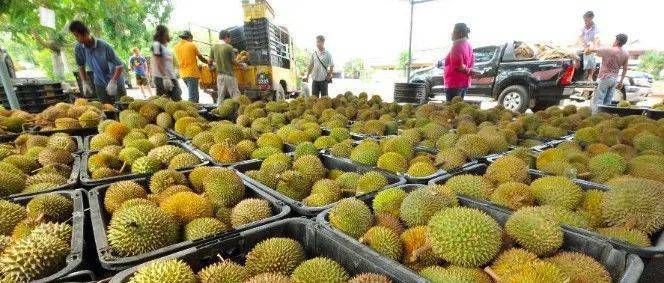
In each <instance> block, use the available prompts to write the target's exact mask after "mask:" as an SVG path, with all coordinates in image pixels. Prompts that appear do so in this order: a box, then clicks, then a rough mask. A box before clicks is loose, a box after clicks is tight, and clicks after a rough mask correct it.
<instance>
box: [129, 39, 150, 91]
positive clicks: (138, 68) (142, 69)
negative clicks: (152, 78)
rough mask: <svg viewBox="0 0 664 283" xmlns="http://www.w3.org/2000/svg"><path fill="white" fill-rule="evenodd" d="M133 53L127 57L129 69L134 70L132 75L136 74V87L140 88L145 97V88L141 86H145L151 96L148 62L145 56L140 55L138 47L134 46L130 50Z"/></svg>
mask: <svg viewBox="0 0 664 283" xmlns="http://www.w3.org/2000/svg"><path fill="white" fill-rule="evenodd" d="M132 53H133V55H131V57H129V66H131V70H132V71H134V75H136V84H137V85H138V88H139V89H140V90H141V94H142V95H143V97H144V98H145V90H143V88H146V89H147V90H148V94H149V95H150V96H152V89H151V88H150V86H149V85H148V77H147V74H148V66H147V65H148V64H147V60H146V59H145V57H143V56H142V55H141V50H140V49H138V47H134V49H133V50H132Z"/></svg>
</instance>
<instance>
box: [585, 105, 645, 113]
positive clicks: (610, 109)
mask: <svg viewBox="0 0 664 283" xmlns="http://www.w3.org/2000/svg"><path fill="white" fill-rule="evenodd" d="M597 109H598V110H599V112H604V113H609V114H615V115H618V116H629V115H645V113H646V108H641V107H629V108H627V107H617V106H616V105H615V104H612V105H599V106H598V108H597Z"/></svg>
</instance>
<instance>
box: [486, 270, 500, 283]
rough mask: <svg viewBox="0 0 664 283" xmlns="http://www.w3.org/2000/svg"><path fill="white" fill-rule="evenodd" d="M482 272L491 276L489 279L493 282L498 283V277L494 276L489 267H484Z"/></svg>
mask: <svg viewBox="0 0 664 283" xmlns="http://www.w3.org/2000/svg"><path fill="white" fill-rule="evenodd" d="M484 272H486V274H489V276H491V278H492V279H493V281H496V282H500V276H498V274H496V273H495V272H493V270H492V269H491V267H489V266H487V267H485V268H484Z"/></svg>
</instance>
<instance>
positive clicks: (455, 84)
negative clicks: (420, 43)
mask: <svg viewBox="0 0 664 283" xmlns="http://www.w3.org/2000/svg"><path fill="white" fill-rule="evenodd" d="M468 33H470V29H469V28H468V26H467V25H466V24H465V23H457V24H456V25H454V30H453V31H452V42H453V43H452V48H451V49H450V51H449V53H448V54H447V56H446V57H445V63H444V72H443V77H444V78H443V79H444V80H443V83H444V85H445V98H446V99H447V101H452V98H454V97H456V96H459V97H461V99H463V97H464V96H465V95H466V92H467V91H468V87H469V86H470V81H471V76H472V75H473V74H474V73H475V72H474V71H473V66H474V65H475V56H474V55H473V47H472V46H470V42H468Z"/></svg>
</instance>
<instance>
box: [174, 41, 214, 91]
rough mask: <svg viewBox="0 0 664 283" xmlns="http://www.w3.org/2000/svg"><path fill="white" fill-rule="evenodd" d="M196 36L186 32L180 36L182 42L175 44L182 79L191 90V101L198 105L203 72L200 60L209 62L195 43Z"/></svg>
mask: <svg viewBox="0 0 664 283" xmlns="http://www.w3.org/2000/svg"><path fill="white" fill-rule="evenodd" d="M193 40H194V36H193V35H192V34H191V32H190V31H188V30H186V31H183V32H182V34H180V41H179V42H178V43H177V44H175V46H174V47H173V51H175V58H176V59H177V60H178V63H179V66H180V69H179V71H180V77H181V78H182V80H183V81H184V84H185V85H187V89H188V90H189V101H191V102H194V103H198V79H199V78H200V77H201V72H200V70H199V69H198V60H201V62H203V63H205V64H207V63H208V61H207V60H206V59H205V58H204V57H203V55H201V53H200V52H199V51H198V47H197V46H196V44H194V43H193Z"/></svg>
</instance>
